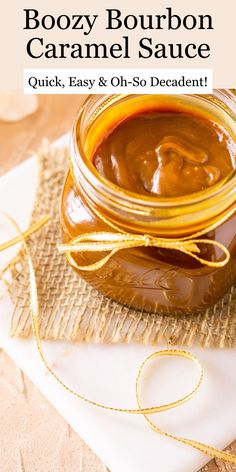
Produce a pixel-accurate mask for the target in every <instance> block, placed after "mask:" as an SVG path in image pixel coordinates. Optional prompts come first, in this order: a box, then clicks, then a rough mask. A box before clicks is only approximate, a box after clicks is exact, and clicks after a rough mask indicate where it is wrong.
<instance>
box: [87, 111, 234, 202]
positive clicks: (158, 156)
mask: <svg viewBox="0 0 236 472" xmlns="http://www.w3.org/2000/svg"><path fill="white" fill-rule="evenodd" d="M92 160H93V163H94V165H95V167H96V169H97V171H98V172H99V174H100V175H102V176H103V177H105V178H106V179H107V180H108V181H110V182H113V183H114V184H116V185H118V186H119V187H121V188H124V189H126V190H128V191H131V192H135V193H139V194H144V195H150V196H157V197H158V196H159V197H178V196H184V195H188V194H191V193H195V192H199V191H201V190H204V189H207V188H208V187H210V186H212V185H214V184H216V183H217V182H219V181H220V180H221V179H223V178H224V177H226V176H227V175H228V174H229V173H230V172H231V171H232V170H233V169H234V168H235V166H236V144H235V142H234V140H233V139H232V137H231V136H230V135H229V133H228V132H227V131H226V130H224V129H223V127H222V126H221V125H219V124H218V123H216V122H215V121H214V120H213V119H211V120H210V119H208V118H205V117H200V116H195V115H194V112H193V111H191V110H190V112H182V111H179V112H178V111H177V110H174V111H171V110H166V111H164V110H162V111H155V110H153V111H151V110H150V111H148V112H146V113H140V114H136V115H133V116H131V117H129V118H127V119H125V120H124V121H122V122H121V123H119V124H118V125H117V126H116V125H114V126H113V128H112V129H110V130H109V131H108V132H107V134H106V135H104V137H103V140H102V142H101V143H100V144H99V147H98V148H97V149H96V151H95V153H94V155H93V157H92Z"/></svg>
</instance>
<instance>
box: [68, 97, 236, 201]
mask: <svg viewBox="0 0 236 472" xmlns="http://www.w3.org/2000/svg"><path fill="white" fill-rule="evenodd" d="M214 92H215V95H216V96H220V97H222V95H223V96H224V97H225V98H226V100H231V99H233V100H232V101H234V105H235V112H236V98H235V95H234V94H233V93H232V92H231V91H230V90H227V89H224V90H220V89H216V90H215V91H214ZM126 96H130V95H114V101H116V100H118V99H119V97H126ZM201 97H203V98H204V96H201ZM90 99H91V96H88V97H87V98H86V100H85V101H84V104H83V106H82V108H81V110H80V112H79V114H78V116H77V118H76V120H75V122H74V126H73V129H72V136H71V161H72V167H73V169H76V168H78V166H79V167H80V171H81V172H82V174H83V176H84V177H85V178H86V180H87V181H88V182H89V184H90V185H92V186H93V188H94V189H97V190H98V191H99V192H101V193H102V194H103V195H107V196H108V197H109V198H112V199H113V200H117V201H118V202H119V204H120V205H122V203H123V204H124V205H125V206H126V205H127V204H129V205H132V207H133V208H134V207H139V206H148V207H149V208H150V207H151V208H156V209H157V208H165V207H166V208H167V207H168V208H176V207H186V206H189V205H193V204H200V203H201V202H203V201H205V200H208V199H211V198H214V197H217V196H219V195H220V194H221V193H222V192H223V193H227V192H231V191H233V190H235V189H236V169H234V170H233V171H232V172H231V173H230V174H228V176H226V177H225V178H224V179H223V180H221V181H220V182H218V183H216V184H215V185H213V186H212V187H209V188H207V189H204V190H201V191H198V192H195V193H191V194H188V195H183V196H178V197H159V196H151V195H150V196H149V195H144V194H142V195H141V194H139V193H136V192H132V191H129V190H126V189H123V188H121V187H119V186H118V185H116V184H115V183H113V182H111V181H109V180H108V179H106V178H105V177H103V176H102V175H100V174H99V172H98V171H97V169H96V167H95V166H94V165H93V164H92V162H91V161H90V160H89V159H88V158H87V157H86V155H85V153H84V149H83V145H82V143H81V140H80V139H79V138H78V131H79V130H80V129H79V126H80V123H81V120H82V119H83V113H84V110H85V109H86V106H87V103H88V102H89V101H90ZM75 178H76V172H75Z"/></svg>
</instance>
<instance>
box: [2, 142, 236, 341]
mask: <svg viewBox="0 0 236 472" xmlns="http://www.w3.org/2000/svg"><path fill="white" fill-rule="evenodd" d="M38 165H39V179H38V180H39V183H38V188H37V192H36V197H35V201H34V205H33V211H32V216H31V222H34V221H36V220H38V219H39V218H40V217H42V216H43V215H46V214H50V215H51V221H50V223H49V224H48V225H47V226H46V227H44V228H43V229H42V230H41V231H40V232H39V233H37V234H35V235H34V236H32V237H31V238H30V240H29V241H28V243H29V249H30V252H31V255H32V259H33V262H34V267H35V270H36V277H37V284H38V294H39V303H40V314H41V319H42V323H41V337H42V338H44V339H66V340H70V341H87V342H100V343H101V342H112V343H121V342H123V343H130V342H139V343H145V344H158V343H159V342H161V341H162V342H165V343H168V344H170V345H172V344H180V345H185V346H190V345H192V344H193V343H194V344H198V345H200V346H202V347H236V288H235V287H232V289H231V290H230V292H229V293H228V294H227V295H226V296H225V297H224V299H223V300H221V301H220V302H219V303H217V304H216V305H215V306H213V307H212V308H210V309H208V310H207V311H205V312H204V313H202V314H198V315H184V316H183V315H181V316H179V315H178V316H174V315H168V316H165V315H161V314H148V313H144V312H140V311H136V310H133V309H130V308H128V307H124V306H122V305H120V304H118V303H116V302H114V301H112V300H110V299H108V298H106V297H104V296H102V295H101V294H99V293H98V292H97V291H96V290H95V289H93V288H92V287H90V286H89V285H87V284H86V283H85V282H84V281H83V280H82V279H81V278H80V277H78V275H77V274H76V273H75V272H74V271H73V270H72V269H71V268H70V267H69V266H68V265H67V263H66V260H65V258H64V257H63V256H61V255H59V254H58V251H57V249H56V244H57V243H58V242H59V241H60V238H61V232H60V222H59V204H60V195H61V190H62V187H63V183H64V179H65V170H66V169H67V168H68V150H67V149H56V148H54V147H51V146H50V145H49V143H47V142H46V141H45V142H44V144H43V146H42V148H41V149H40V151H39V153H38ZM10 269H11V274H12V281H11V283H10V284H8V291H9V293H10V296H11V299H12V302H13V304H14V309H13V315H12V320H11V327H10V335H11V336H16V337H28V336H29V335H30V333H31V324H30V316H29V282H28V271H27V264H26V261H25V259H24V255H23V253H21V252H20V253H19V254H18V256H17V258H16V259H15V261H14V262H13V263H12V264H11V267H10Z"/></svg>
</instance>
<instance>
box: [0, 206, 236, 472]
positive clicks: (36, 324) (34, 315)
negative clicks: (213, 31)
mask: <svg viewBox="0 0 236 472" xmlns="http://www.w3.org/2000/svg"><path fill="white" fill-rule="evenodd" d="M0 214H1V215H2V216H3V217H4V218H5V219H7V220H8V221H9V222H10V223H11V224H12V226H13V227H14V229H15V231H16V233H17V236H16V237H15V238H13V239H11V240H10V241H8V242H6V243H4V244H2V245H1V246H0V252H1V251H3V250H5V249H6V248H9V247H11V246H13V245H14V244H16V243H18V242H21V243H22V245H23V248H24V251H25V254H26V258H27V263H28V270H29V285H30V316H31V325H32V330H33V335H34V339H35V341H36V345H37V349H38V352H39V355H40V357H41V359H42V361H43V363H44V365H45V367H46V369H47V370H48V372H49V373H50V374H51V375H52V376H53V377H54V379H55V380H56V381H57V382H58V383H59V384H60V385H61V386H62V387H63V388H64V389H65V390H67V391H68V392H69V393H70V394H72V395H74V396H75V397H77V398H79V399H80V400H83V401H84V402H86V403H88V404H90V405H93V406H96V407H99V408H102V409H104V410H109V411H115V412H119V413H127V414H138V415H143V417H144V418H145V420H146V422H147V423H148V425H149V426H150V427H151V428H152V429H153V430H154V431H155V432H156V433H159V434H161V435H163V436H167V437H169V438H172V439H174V440H176V441H178V442H180V443H183V444H186V445H188V446H191V447H193V448H194V449H197V450H198V451H200V452H202V453H204V454H206V455H208V456H212V457H215V458H218V459H220V460H223V461H225V462H228V463H229V464H234V465H236V456H234V455H233V454H230V453H228V452H225V451H221V450H220V449H217V448H215V447H213V446H209V445H208V444H205V443H201V442H200V441H195V440H193V439H188V438H184V437H181V436H176V435H174V434H171V433H168V432H166V431H162V430H161V429H160V428H158V426H157V425H156V424H155V423H154V422H153V421H152V420H151V419H150V418H149V417H148V416H147V415H151V414H153V413H160V412H162V411H167V410H170V409H172V408H176V407H178V406H180V405H182V404H183V403H186V402H187V401H188V400H190V399H191V398H193V396H194V395H195V394H196V393H197V391H198V389H199V387H200V385H201V383H202V379H203V369H202V367H201V365H200V363H199V361H198V359H197V358H196V357H195V356H194V355H193V354H191V353H190V352H186V351H183V350H180V349H165V350H162V351H157V352H154V353H152V354H151V355H149V356H147V357H146V358H145V359H144V361H143V363H142V364H141V366H140V368H139V370H138V374H137V377H136V383H135V385H136V388H135V391H136V401H137V405H138V409H127V408H117V407H112V406H109V405H104V404H102V403H98V402H96V401H94V400H90V399H89V398H87V397H85V396H83V395H81V394H80V393H78V392H76V391H75V390H73V389H72V388H70V387H69V386H68V385H66V384H65V383H64V382H63V381H62V380H61V379H60V378H59V377H58V376H57V374H56V373H55V372H54V371H53V370H52V368H51V367H50V365H49V364H48V361H47V359H46V357H45V355H44V352H43V348H42V343H41V337H40V324H41V319H40V312H39V305H38V291H37V282H36V277H35V271H34V266H33V262H32V259H31V255H30V251H29V248H28V245H27V242H26V239H27V237H29V236H30V235H31V234H32V233H34V232H35V231H37V230H39V229H40V228H41V227H42V226H44V225H45V224H46V223H47V222H48V220H49V217H45V218H43V219H41V220H40V221H39V222H37V223H36V224H35V225H32V226H31V227H30V228H29V229H28V230H27V231H26V232H24V233H22V231H21V230H20V228H19V226H18V225H17V223H16V222H15V221H14V220H13V219H12V218H11V217H10V216H8V215H6V214H5V213H2V212H0ZM84 237H85V236H84ZM118 239H119V238H118ZM154 239H155V238H154ZM116 242H117V241H116ZM149 242H150V241H149V240H148V241H146V243H149ZM192 242H193V241H191V243H192ZM127 243H128V241H127ZM142 243H144V245H145V241H144V240H143V241H142ZM191 243H190V244H191ZM81 244H82V243H81ZM193 244H195V242H193ZM140 245H141V243H140ZM129 247H130V246H129ZM132 247H133V246H132ZM135 247H137V246H135ZM116 249H117V248H116ZM185 249H186V248H185ZM185 249H184V250H185ZM112 250H113V249H111V251H112ZM187 250H189V249H187ZM163 356H177V357H181V358H185V359H188V360H190V361H191V362H193V363H194V365H195V366H196V367H197V369H198V372H199V378H198V381H197V383H196V385H195V386H194V387H193V389H192V390H191V391H190V392H189V393H188V394H186V395H184V396H183V397H181V398H179V399H178V400H176V401H174V402H171V403H166V404H164V405H157V406H153V407H148V408H143V407H141V402H140V395H139V387H140V380H141V377H142V374H143V370H144V367H145V365H146V364H147V363H148V362H150V361H151V360H153V359H155V358H157V357H159V358H161V357H163Z"/></svg>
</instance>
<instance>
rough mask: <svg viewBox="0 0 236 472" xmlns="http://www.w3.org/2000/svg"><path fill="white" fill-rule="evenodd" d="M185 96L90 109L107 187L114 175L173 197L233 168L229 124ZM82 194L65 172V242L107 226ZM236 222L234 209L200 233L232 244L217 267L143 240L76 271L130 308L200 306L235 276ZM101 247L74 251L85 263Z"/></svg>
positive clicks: (134, 187) (126, 185) (89, 137)
mask: <svg viewBox="0 0 236 472" xmlns="http://www.w3.org/2000/svg"><path fill="white" fill-rule="evenodd" d="M155 100H156V99H155ZM186 100H187V99H185V100H184V101H183V100H182V99H181V98H179V97H177V98H175V99H173V98H172V97H162V96H161V97H158V100H156V101H157V102H158V104H159V107H158V110H155V109H154V108H153V103H154V98H153V97H152V96H145V97H137V98H132V100H130V101H129V100H128V102H127V103H125V105H124V104H123V103H122V101H121V103H118V104H116V105H115V106H114V107H112V106H111V107H109V108H108V109H107V110H105V111H104V112H103V113H102V114H101V115H99V114H98V116H97V114H96V110H95V119H94V121H93V120H91V124H90V126H89V128H88V131H87V132H86V134H85V138H84V142H85V143H84V150H85V155H86V159H88V161H90V160H92V162H93V164H94V166H95V168H96V169H95V168H93V170H94V171H95V172H98V173H99V174H100V175H101V176H103V177H104V178H105V179H106V181H107V186H108V187H109V184H110V183H111V182H112V183H113V184H116V185H117V186H119V187H120V188H122V189H124V191H129V192H134V193H136V194H139V195H140V196H142V195H144V196H145V197H146V196H148V195H149V196H151V197H154V198H156V199H157V200H158V199H160V198H162V197H166V198H167V199H171V198H173V199H175V198H177V197H179V196H183V197H184V196H187V195H191V194H193V193H195V192H200V191H202V190H204V189H208V188H210V187H212V186H214V184H216V183H218V182H220V181H221V180H222V179H224V177H226V176H227V175H228V174H229V173H230V172H231V170H232V169H234V168H235V166H236V163H235V156H236V144H235V141H234V140H233V138H232V136H231V135H230V134H229V132H228V131H227V129H229V127H228V126H225V127H224V122H223V120H220V119H219V120H217V119H214V116H213V114H211V113H210V112H209V111H204V112H202V111H200V109H199V108H198V107H197V105H196V106H195V107H194V106H192V107H191V106H189V105H188V104H187V103H185V102H186ZM226 124H227V123H226ZM232 135H233V134H232ZM77 136H78V135H77ZM78 137H79V136H78ZM78 159H79V157H78ZM89 164H91V163H89ZM110 185H111V184H110ZM98 191H99V190H98ZM86 198H87V197H86V194H85V193H84V192H83V191H82V187H80V182H79V181H78V182H77V183H75V180H74V178H73V177H72V174H71V172H69V173H68V176H67V179H66V182H65V186H64V190H63V194H62V202H61V223H62V232H63V240H64V241H65V242H68V241H71V240H72V239H73V238H75V237H76V236H78V235H79V234H83V233H88V232H99V231H108V232H109V231H111V227H110V226H109V225H107V224H106V223H105V222H104V221H102V220H101V219H100V218H99V217H98V216H97V215H96V213H95V212H94V211H93V209H92V207H91V205H89V204H88V202H87V200H86ZM186 198H187V197H186ZM147 205H148V201H147ZM235 228H236V214H235V215H234V216H232V217H231V218H230V219H229V220H228V221H226V222H225V223H223V224H222V225H220V226H219V227H217V228H216V229H215V230H214V231H210V232H208V233H207V234H205V235H204V237H205V238H210V239H211V240H216V241H219V242H221V243H222V244H224V245H225V246H226V247H227V248H228V249H229V251H230V255H231V258H230V262H229V263H228V264H227V265H226V266H225V267H223V268H221V269H214V268H212V269H211V268H209V267H204V266H202V265H201V264H200V263H198V262H196V261H195V260H193V259H192V258H191V257H189V256H188V255H185V254H182V253H180V252H177V251H174V250H172V251H171V250H167V249H160V248H150V247H146V248H137V249H128V250H123V251H120V252H118V253H117V254H115V255H114V257H112V258H111V260H110V261H109V262H108V263H107V264H106V265H105V266H104V267H103V268H101V269H99V270H96V271H91V272H89V271H88V272H86V271H78V272H79V275H80V276H82V277H83V278H84V279H85V280H86V281H87V282H88V283H90V284H91V285H93V286H94V287H95V288H97V289H98V290H99V291H100V292H101V293H103V294H104V295H106V296H109V297H111V298H113V299H114V300H116V301H118V302H120V303H122V304H125V305H128V306H131V307H133V308H137V309H141V310H145V311H150V312H153V313H155V312H156V313H171V314H172V313H175V314H177V313H178V314H182V313H184V314H185V313H192V312H196V311H201V310H203V309H205V308H207V307H209V306H210V305H212V304H213V303H215V302H216V301H217V300H218V299H219V298H221V297H222V296H223V295H224V294H225V292H226V291H227V290H228V289H229V287H230V286H231V285H232V284H233V283H234V282H235V277H236V231H235ZM199 247H200V251H201V255H202V257H206V258H207V259H209V260H216V259H217V258H220V257H221V254H220V251H217V250H216V251H215V249H214V248H210V247H209V246H207V245H204V244H200V245H199ZM103 255H105V254H101V253H99V252H93V253H82V254H74V255H73V257H74V259H75V261H76V262H77V263H78V264H80V265H81V264H84V265H88V264H91V263H93V262H95V261H97V260H99V259H100V258H101V257H102V256H103Z"/></svg>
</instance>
